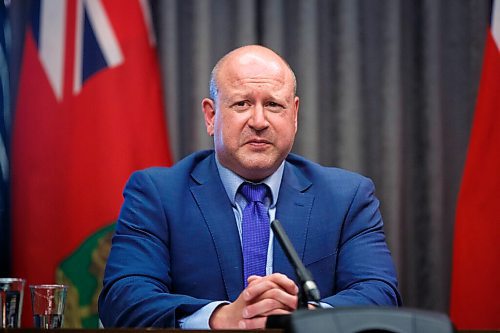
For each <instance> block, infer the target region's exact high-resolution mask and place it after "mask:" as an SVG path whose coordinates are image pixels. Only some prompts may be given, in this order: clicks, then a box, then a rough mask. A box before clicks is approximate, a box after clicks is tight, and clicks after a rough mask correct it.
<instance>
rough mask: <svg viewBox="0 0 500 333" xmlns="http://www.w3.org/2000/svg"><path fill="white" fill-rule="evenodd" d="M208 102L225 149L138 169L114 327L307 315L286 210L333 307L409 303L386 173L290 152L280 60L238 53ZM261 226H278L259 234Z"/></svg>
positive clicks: (110, 296) (116, 251) (116, 245)
mask: <svg viewBox="0 0 500 333" xmlns="http://www.w3.org/2000/svg"><path fill="white" fill-rule="evenodd" d="M202 108H203V112H204V115H205V123H206V128H207V132H208V134H209V135H211V136H213V138H214V148H215V149H214V150H213V151H212V150H208V151H202V152H197V153H194V154H192V155H190V156H188V157H186V158H185V159H183V160H181V161H180V162H178V163H177V164H176V165H174V166H173V167H171V168H151V169H147V170H144V171H140V172H137V173H135V174H133V175H132V177H131V178H130V180H129V182H128V184H127V186H126V188H125V191H124V198H125V201H124V204H123V207H122V210H121V213H120V217H119V220H118V223H117V227H116V233H115V235H114V237H113V245H112V248H111V253H110V256H109V259H108V263H107V267H106V273H105V278H104V288H103V291H102V293H101V295H100V298H99V315H100V318H101V320H102V322H103V324H104V325H105V326H106V327H109V326H111V327H113V326H114V327H117V326H119V327H139V326H149V327H182V328H214V329H223V328H249V329H253V328H262V327H265V323H266V318H267V317H268V316H269V315H273V314H286V313H290V312H292V311H294V310H295V309H296V308H297V298H298V297H297V293H298V288H297V285H296V280H295V279H296V277H295V274H294V270H293V268H292V267H291V265H290V264H289V262H288V260H287V258H286V256H285V255H284V253H283V251H282V250H281V249H280V247H279V245H278V244H277V243H276V240H275V239H274V237H273V235H272V232H270V231H269V229H270V228H269V221H272V220H273V219H275V218H276V219H279V220H280V221H281V222H282V224H283V227H284V229H285V230H286V232H287V233H288V235H289V237H290V239H291V241H292V243H293V245H294V247H295V249H296V250H297V252H298V254H299V256H300V258H301V259H302V261H303V262H304V264H305V266H306V267H307V268H308V269H309V270H310V271H311V273H312V274H313V276H314V278H315V280H316V284H317V285H318V288H319V291H320V293H321V295H322V296H323V298H322V300H321V303H322V304H323V306H329V307H340V306H354V305H367V304H374V305H396V306H397V305H400V304H401V299H400V295H399V292H398V290H397V279H396V274H395V269H394V265H393V262H392V259H391V256H390V252H389V250H388V248H387V245H386V243H385V236H384V233H383V222H382V219H381V216H380V212H379V202H378V200H377V199H376V198H375V196H374V186H373V183H372V182H371V181H370V180H369V179H367V178H365V177H363V176H360V175H358V174H355V173H351V172H348V171H345V170H341V169H336V168H327V167H323V166H320V165H318V164H315V163H313V162H311V161H308V160H306V159H304V158H302V157H300V156H297V155H294V154H290V150H291V149H292V145H293V141H294V138H295V134H296V131H297V114H298V110H299V98H298V97H297V96H296V82H295V75H294V73H293V71H292V70H291V68H290V67H289V65H288V64H287V63H286V62H285V61H284V60H283V59H282V58H281V57H280V56H278V55H277V54H276V53H274V52H273V51H271V50H269V49H267V48H264V47H262V46H256V45H252V46H245V47H241V48H238V49H236V50H234V51H232V52H230V53H229V54H227V55H226V56H224V57H223V58H222V59H221V60H220V61H219V62H218V63H217V65H216V66H215V67H214V69H213V71H212V77H211V82H210V98H205V99H204V100H203V101H202ZM249 189H251V190H249ZM249 191H250V192H251V194H248V193H250V192H249ZM257 192H258V193H260V194H259V195H261V194H262V196H261V197H259V198H258V199H254V198H253V197H252V195H253V194H255V193H257ZM252 193H253V194H252ZM250 210H252V212H253V213H249V212H250ZM262 212H264V213H262ZM249 214H250V215H249ZM252 214H253V215H252ZM249 221H253V222H249ZM256 221H257V222H256ZM249 223H260V225H264V226H265V228H261V229H260V230H259V231H258V232H259V234H258V236H255V235H256V234H253V233H254V232H257V231H253V229H252V228H254V227H253V226H252V227H249V225H250V224H249ZM254 225H255V224H254ZM249 235H250V236H249ZM262 235H264V236H262ZM252 242H253V243H252ZM259 242H260V243H259ZM249 244H251V245H249ZM256 244H259V246H260V245H264V248H263V250H262V249H261V250H258V251H257V250H255V249H256V248H257V247H258V245H256ZM259 251H260V252H259ZM259 256H260V258H259ZM255 258H258V259H259V260H255ZM256 272H257V273H256ZM258 272H261V273H258ZM311 307H312V306H311Z"/></svg>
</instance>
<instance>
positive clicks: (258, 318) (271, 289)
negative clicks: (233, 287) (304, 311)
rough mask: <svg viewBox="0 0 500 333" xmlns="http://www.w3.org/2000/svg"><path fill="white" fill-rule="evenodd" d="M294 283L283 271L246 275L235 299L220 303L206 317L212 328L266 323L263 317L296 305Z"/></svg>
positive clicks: (292, 309) (285, 312) (264, 324)
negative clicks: (208, 318)
mask: <svg viewBox="0 0 500 333" xmlns="http://www.w3.org/2000/svg"><path fill="white" fill-rule="evenodd" d="M298 291H299V289H298V287H297V286H296V285H295V282H293V281H292V280H290V279H289V278H288V277H287V276H286V275H283V274H279V273H274V274H271V275H268V276H263V277H261V276H255V275H253V276H250V277H249V278H248V286H247V287H246V288H245V289H244V290H243V291H242V292H241V294H240V295H239V296H238V298H237V299H236V301H234V302H233V303H230V304H223V305H221V306H219V307H218V308H216V309H215V311H214V312H213V313H212V316H211V317H210V327H211V328H212V329H235V328H240V329H256V328H264V327H265V326H266V320H267V317H268V316H270V315H277V314H288V313H290V312H292V311H294V310H295V309H297V300H298V296H297V294H298Z"/></svg>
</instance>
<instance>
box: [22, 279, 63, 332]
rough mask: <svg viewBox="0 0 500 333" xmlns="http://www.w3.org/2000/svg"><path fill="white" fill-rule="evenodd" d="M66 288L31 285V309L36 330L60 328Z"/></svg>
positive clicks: (58, 285) (57, 285)
mask: <svg viewBox="0 0 500 333" xmlns="http://www.w3.org/2000/svg"><path fill="white" fill-rule="evenodd" d="M67 290H68V287H67V286H65V285H60V284H39V285H31V286H30V291H31V307H32V309H33V323H34V325H35V327H36V328H45V329H52V328H61V327H62V325H63V319H64V304H65V301H66V293H67Z"/></svg>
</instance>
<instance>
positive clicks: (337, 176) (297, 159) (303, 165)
mask: <svg viewBox="0 0 500 333" xmlns="http://www.w3.org/2000/svg"><path fill="white" fill-rule="evenodd" d="M286 162H287V165H288V167H289V168H290V169H291V170H292V171H293V172H294V173H300V174H302V175H303V176H304V177H306V178H307V179H309V180H310V181H311V182H312V183H313V184H318V183H320V184H321V182H327V183H329V182H332V181H334V182H335V183H336V184H359V183H363V182H367V183H372V181H371V180H370V179H369V178H367V177H365V176H363V175H361V174H359V173H356V172H353V171H349V170H345V169H341V168H336V167H328V166H323V165H321V164H318V163H316V162H313V161H311V160H309V159H307V158H305V157H302V156H299V155H296V154H289V155H288V157H287V159H286Z"/></svg>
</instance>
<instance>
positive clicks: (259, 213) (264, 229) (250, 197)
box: [240, 183, 270, 287]
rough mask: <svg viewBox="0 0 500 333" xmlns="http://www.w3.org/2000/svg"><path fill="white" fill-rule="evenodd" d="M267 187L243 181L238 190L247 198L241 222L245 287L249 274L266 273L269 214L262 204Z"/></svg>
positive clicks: (260, 274)
mask: <svg viewBox="0 0 500 333" xmlns="http://www.w3.org/2000/svg"><path fill="white" fill-rule="evenodd" d="M267 190H268V187H267V185H265V184H258V185H255V184H250V183H243V185H242V186H241V189H240V192H241V194H243V196H244V197H245V199H247V202H248V203H247V205H246V207H245V209H244V210H243V219H242V223H241V242H242V244H243V277H244V279H245V287H246V286H247V285H248V283H247V279H248V277H249V276H250V275H259V276H265V275H266V262H267V248H268V246H269V228H270V226H269V215H268V212H267V208H266V206H265V205H264V199H265V198H266V196H267Z"/></svg>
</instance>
